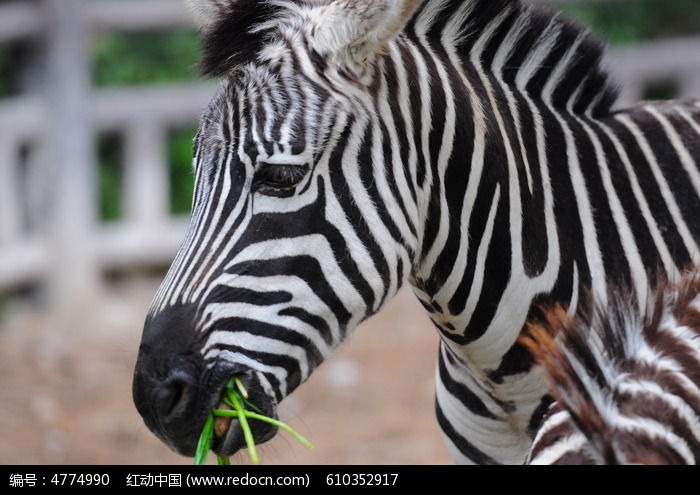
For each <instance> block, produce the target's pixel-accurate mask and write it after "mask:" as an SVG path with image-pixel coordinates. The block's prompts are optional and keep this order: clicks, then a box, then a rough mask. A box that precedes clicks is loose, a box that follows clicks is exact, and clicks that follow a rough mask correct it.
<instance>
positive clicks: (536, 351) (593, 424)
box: [519, 274, 700, 464]
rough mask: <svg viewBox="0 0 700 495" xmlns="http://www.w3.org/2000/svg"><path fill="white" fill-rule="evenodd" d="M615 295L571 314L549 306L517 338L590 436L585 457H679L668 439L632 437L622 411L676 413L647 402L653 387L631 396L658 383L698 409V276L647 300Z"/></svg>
mask: <svg viewBox="0 0 700 495" xmlns="http://www.w3.org/2000/svg"><path fill="white" fill-rule="evenodd" d="M611 293H613V294H614V295H613V296H612V300H611V301H610V302H609V303H608V304H607V305H605V306H602V305H593V310H592V311H584V310H582V311H579V313H578V314H577V315H576V316H575V317H573V318H572V317H570V316H568V315H567V312H566V310H564V309H563V308H562V307H560V306H557V307H555V308H553V309H551V310H549V311H546V312H545V315H544V322H542V323H535V324H530V325H528V329H527V332H526V333H525V334H524V335H522V336H521V337H520V339H519V341H520V343H521V344H523V345H524V346H525V347H526V348H527V349H528V350H529V351H530V352H531V353H532V355H533V356H534V358H535V361H536V362H537V363H538V364H539V365H540V366H541V371H542V374H543V377H544V379H545V381H546V382H547V383H548V385H549V387H550V393H551V394H552V396H553V397H554V398H555V400H556V401H557V403H558V405H559V406H560V407H561V408H563V409H564V410H565V411H566V412H567V413H568V414H569V415H570V417H571V419H572V421H573V422H574V424H575V425H576V427H577V428H578V429H579V430H580V431H581V433H582V434H583V435H584V436H585V437H586V439H587V440H588V442H589V446H588V447H589V448H588V449H587V452H588V455H591V456H592V457H593V458H597V460H598V461H599V462H601V463H605V464H619V463H630V462H633V463H668V462H677V461H678V453H677V452H675V451H673V450H672V449H671V448H668V449H666V448H665V443H666V442H665V441H664V442H662V441H657V440H658V439H656V440H653V439H646V440H645V439H642V440H635V441H630V439H629V438H622V437H621V435H620V434H619V425H620V424H621V417H634V418H635V420H640V419H641V420H647V419H648V420H651V421H654V420H655V418H656V416H655V415H660V417H665V418H668V417H671V416H670V415H672V414H676V411H674V410H672V409H665V407H667V404H665V403H663V402H662V403H660V404H656V405H655V406H651V407H649V406H647V404H646V402H647V401H650V400H653V398H654V397H655V396H654V395H653V393H652V395H648V396H647V395H644V396H641V397H637V398H636V399H630V392H629V390H631V389H630V385H631V386H633V387H635V388H639V387H640V384H642V385H641V387H642V388H644V385H643V384H644V383H649V384H652V383H653V384H654V386H658V387H659V389H660V390H663V391H664V393H666V394H669V395H675V396H677V397H679V398H681V399H682V400H683V401H684V402H685V403H686V404H691V405H692V407H693V408H694V410H695V413H694V414H696V415H697V413H698V411H699V410H700V403H698V400H697V398H698V393H699V392H700V390H699V387H700V359H699V358H698V356H700V274H696V275H687V276H685V277H684V278H683V280H682V281H681V282H680V283H678V284H671V283H670V282H667V281H661V282H659V285H658V287H657V289H656V291H655V293H654V294H653V295H650V297H649V301H647V304H646V306H644V305H638V304H637V303H636V301H635V297H634V295H633V294H632V292H631V291H625V290H615V291H611ZM640 308H641V309H640ZM625 400H626V401H628V402H626V403H624V404H622V403H621V402H622V401H625ZM651 409H655V411H650V410H651ZM691 414H692V413H691ZM647 440H649V441H648V443H645V442H647ZM666 440H667V439H666ZM636 442H637V443H636ZM621 446H622V447H621ZM535 454H536V453H534V454H533V455H535Z"/></svg>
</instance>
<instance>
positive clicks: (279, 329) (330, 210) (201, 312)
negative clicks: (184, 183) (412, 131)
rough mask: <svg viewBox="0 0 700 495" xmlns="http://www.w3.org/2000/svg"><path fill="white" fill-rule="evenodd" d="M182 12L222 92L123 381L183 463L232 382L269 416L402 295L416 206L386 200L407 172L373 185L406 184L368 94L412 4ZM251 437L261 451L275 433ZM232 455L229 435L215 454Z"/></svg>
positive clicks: (258, 430) (358, 2) (203, 129)
mask: <svg viewBox="0 0 700 495" xmlns="http://www.w3.org/2000/svg"><path fill="white" fill-rule="evenodd" d="M191 3H193V4H194V6H195V9H196V11H197V12H198V13H199V14H200V16H199V17H200V20H201V22H202V26H203V28H202V29H203V33H204V45H205V51H204V56H203V67H204V70H205V72H206V73H207V74H210V75H217V76H222V79H223V81H222V83H221V85H220V87H219V89H218V92H217V94H216V96H215V97H214V99H213V101H212V102H211V104H210V106H209V108H208V110H207V111H206V112H205V114H204V116H203V118H202V121H201V126H200V130H199V133H198V135H197V137H196V139H195V151H194V168H195V193H194V200H193V211H192V216H191V223H190V226H189V230H188V233H187V235H186V238H185V240H184V242H183V244H182V246H181V249H180V251H179V253H178V255H177V257H176V259H175V261H174V262H173V264H172V266H171V268H170V270H169V272H168V274H167V276H166V278H165V280H164V281H163V283H162V285H161V287H160V289H159V291H158V292H157V294H156V296H155V298H154V301H153V303H152V307H151V309H150V312H149V314H148V317H147V320H146V323H145V328H144V331H143V336H142V341H141V346H140V349H139V355H138V361H137V364H136V369H135V374H134V384H133V394H134V401H135V404H136V406H137V408H138V410H139V412H140V413H141V415H142V416H143V418H144V420H145V422H146V424H147V425H148V426H149V428H150V429H151V430H152V431H153V432H154V433H155V434H156V435H157V436H159V438H161V439H162V440H163V441H164V442H165V443H166V444H167V445H168V446H170V447H171V448H172V449H173V450H175V451H177V452H179V453H181V454H183V455H193V454H194V451H195V448H196V444H197V439H198V436H199V433H200V431H201V429H202V425H203V424H204V421H205V419H206V417H207V415H208V414H209V411H210V410H211V409H212V408H213V407H215V406H217V405H218V404H219V402H220V400H221V395H222V391H223V389H224V387H225V384H226V383H227V382H228V381H229V379H230V378H231V377H232V376H234V375H235V376H237V377H239V378H240V379H241V380H242V381H243V382H244V383H245V385H246V388H247V389H248V391H249V393H250V401H251V402H252V403H253V404H255V406H256V407H257V408H259V409H260V410H261V411H262V412H264V413H265V414H266V415H270V416H274V415H275V414H276V406H277V404H278V403H279V402H280V401H281V400H282V399H283V398H284V397H285V396H287V395H288V394H290V393H291V392H292V391H293V390H294V389H295V388H297V387H298V386H299V385H300V384H301V383H303V382H304V381H305V380H306V379H307V378H308V377H309V375H310V374H311V373H312V372H313V370H314V369H315V368H316V367H317V366H318V365H319V364H320V363H321V362H322V361H323V360H324V359H326V358H327V357H328V356H329V355H330V354H331V352H332V351H333V350H334V349H335V348H336V347H337V346H338V345H339V344H340V343H341V342H342V341H343V340H344V339H345V338H346V337H347V336H348V334H349V333H350V332H351V331H352V330H353V329H354V328H355V327H356V326H357V325H358V324H359V323H360V322H361V321H362V320H364V319H366V318H367V317H368V316H370V315H372V314H374V313H376V312H377V311H378V310H379V309H380V308H381V307H382V306H383V304H384V303H385V302H386V301H387V300H388V299H389V298H391V297H392V296H393V295H394V294H395V293H396V292H397V291H398V289H399V287H400V286H401V284H402V283H403V281H404V280H405V279H406V278H407V277H408V274H409V272H410V271H411V264H412V262H413V260H412V257H413V253H414V252H415V244H416V243H417V241H416V239H417V233H416V227H415V225H414V224H413V223H411V221H409V220H408V217H409V215H408V214H407V209H408V208H414V209H415V208H417V207H416V206H415V198H414V201H413V202H411V201H407V202H406V203H405V204H406V205H410V204H413V206H412V207H411V206H405V205H404V206H399V203H398V202H396V201H394V203H387V198H390V197H393V196H403V197H404V198H410V197H411V191H410V190H409V189H408V187H407V186H406V184H407V179H406V177H401V178H400V179H398V180H395V182H393V183H389V182H388V181H387V180H386V179H385V178H384V177H385V175H389V174H387V173H386V172H385V169H388V170H392V169H393V170H394V171H396V172H397V173H398V174H401V175H402V174H404V172H403V170H402V168H401V166H400V162H399V157H398V154H399V153H398V151H397V150H393V151H392V150H386V149H383V143H382V140H381V139H380V136H381V134H382V133H383V132H386V130H385V129H383V128H382V127H381V126H380V124H379V120H378V119H377V114H378V112H379V110H378V109H377V105H378V103H377V102H378V101H379V97H378V96H377V93H378V92H384V93H386V92H388V91H390V90H391V88H387V87H385V86H383V87H381V88H380V87H378V86H373V84H374V81H375V79H376V78H375V77H374V75H375V72H376V71H377V70H378V69H377V67H378V64H377V63H376V61H377V60H379V59H380V58H381V57H382V56H383V55H382V50H383V48H384V46H385V45H386V44H387V42H389V41H390V40H391V39H392V38H393V37H394V36H396V35H398V34H399V33H400V32H401V31H402V29H403V27H404V26H405V24H406V23H407V22H408V20H409V18H410V17H411V15H412V14H413V11H414V10H415V7H416V5H417V3H418V2H417V1H416V0H407V1H403V2H402V1H395V0H394V1H392V0H383V1H373V0H355V1H351V0H337V1H328V2H323V1H320V0H308V1H276V2H268V1H256V0H196V1H193V2H191ZM385 100H386V97H385ZM392 152H395V153H396V155H395V156H394V158H392V159H390V160H389V161H387V160H386V158H385V156H386V155H387V153H388V154H391V153H392ZM392 173H393V172H392ZM402 187H403V188H404V189H401V188H402ZM402 204H403V203H402ZM410 213H411V216H412V217H414V218H416V217H417V216H418V215H417V213H416V212H415V211H412V212H410ZM252 427H253V434H254V437H255V440H256V442H258V443H261V442H264V441H266V440H268V439H270V438H271V437H272V436H273V435H274V434H275V429H274V428H273V427H270V426H268V425H267V424H263V423H260V422H257V423H256V422H253V424H252ZM243 444H244V441H243V436H242V432H241V431H240V430H239V429H238V428H237V427H236V424H235V422H234V424H233V425H232V426H231V427H230V428H229V430H228V431H227V433H226V434H225V435H224V436H223V437H222V438H218V439H216V440H215V442H214V445H213V449H214V450H215V451H216V452H217V453H219V454H222V455H230V454H232V453H233V452H235V451H236V450H238V449H239V448H241V447H242V446H243Z"/></svg>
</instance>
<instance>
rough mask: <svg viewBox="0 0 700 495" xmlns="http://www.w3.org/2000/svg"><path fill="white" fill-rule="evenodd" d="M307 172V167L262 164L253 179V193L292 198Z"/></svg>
mask: <svg viewBox="0 0 700 495" xmlns="http://www.w3.org/2000/svg"><path fill="white" fill-rule="evenodd" d="M308 171H309V166H308V165H289V164H277V163H274V164H273V163H262V164H260V165H259V166H258V168H257V170H256V172H255V176H254V177H253V191H254V192H259V193H261V194H265V195H267V196H275V197H289V196H292V195H293V194H294V192H295V188H296V186H297V185H299V183H300V182H301V181H302V180H303V179H304V177H306V174H307V173H308Z"/></svg>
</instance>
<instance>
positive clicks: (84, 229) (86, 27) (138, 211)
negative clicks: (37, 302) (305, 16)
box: [0, 0, 700, 305]
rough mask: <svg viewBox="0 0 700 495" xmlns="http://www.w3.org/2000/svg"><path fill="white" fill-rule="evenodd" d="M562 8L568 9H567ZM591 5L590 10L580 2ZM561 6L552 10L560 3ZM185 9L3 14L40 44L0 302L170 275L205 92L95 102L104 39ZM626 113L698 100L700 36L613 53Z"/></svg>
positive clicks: (4, 134)
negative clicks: (653, 90) (182, 185)
mask: <svg viewBox="0 0 700 495" xmlns="http://www.w3.org/2000/svg"><path fill="white" fill-rule="evenodd" d="M559 1H563V0H559ZM579 1H584V0H579ZM554 3H556V2H554ZM183 4H184V2H183V1H182V0H92V1H89V0H36V1H30V0H14V1H12V0H11V1H9V2H7V1H6V2H2V3H0V43H6V42H10V41H17V40H22V39H29V38H33V39H39V38H41V39H43V40H45V45H44V46H46V50H47V53H46V54H45V59H46V64H45V65H46V73H45V77H44V78H43V79H44V82H45V84H43V85H42V86H43V89H41V90H40V91H33V92H30V93H28V94H23V95H20V96H17V97H13V98H10V99H5V100H0V294H1V293H2V292H7V291H10V290H13V289H14V288H17V287H20V286H23V285H27V284H39V285H40V286H43V287H46V288H47V289H48V294H49V295H50V300H51V301H53V302H54V303H55V304H57V305H61V304H65V303H69V302H70V301H75V300H77V299H80V298H82V297H84V296H85V295H87V294H90V293H92V292H94V291H95V290H96V288H98V287H99V286H100V284H101V278H102V277H101V274H102V273H103V272H104V271H105V270H110V269H119V268H132V267H147V266H151V265H161V266H162V265H166V264H167V263H168V262H169V260H170V259H171V258H172V257H173V256H174V254H175V251H176V249H177V246H178V244H179V242H180V240H181V238H182V236H183V234H184V228H185V223H186V219H185V218H177V217H173V216H171V215H170V213H169V206H168V203H169V176H168V171H167V170H168V164H167V153H166V135H167V130H168V129H171V128H173V127H178V126H183V125H187V124H190V123H195V122H196V120H197V119H198V117H199V115H200V113H201V110H202V108H204V106H205V105H206V103H207V102H208V100H209V98H210V96H211V95H212V93H213V87H212V85H210V84H206V83H188V84H173V85H168V86H149V87H136V88H119V89H102V90H96V89H94V88H93V87H92V84H91V75H90V74H91V71H90V54H89V46H90V42H91V39H92V37H93V36H94V35H95V34H96V33H100V32H104V31H127V32H128V31H148V30H156V29H157V30H163V29H171V28H173V29H174V28H179V27H183V26H188V25H189V23H190V21H189V16H188V14H187V12H186V10H185V8H184V6H183ZM609 65H610V68H611V70H612V71H613V72H614V73H615V75H616V77H617V79H618V80H619V81H621V83H622V87H623V89H624V90H623V103H629V102H633V101H636V100H638V99H640V98H641V97H642V96H643V95H644V94H645V90H646V89H645V88H647V87H648V86H649V85H650V84H658V83H672V84H673V85H674V87H676V88H678V91H679V94H678V96H681V97H700V36H699V37H691V38H684V39H673V40H665V41H660V42H655V43H653V44H641V45H636V46H634V47H631V48H625V49H618V50H614V51H612V52H611V53H610V57H609ZM101 132H116V133H118V134H120V135H121V136H122V138H123V142H124V147H125V170H124V188H123V198H122V204H123V213H124V214H123V217H122V218H121V219H120V220H119V221H118V222H116V223H109V224H105V223H102V222H100V221H99V218H98V214H97V210H98V207H97V201H96V196H97V192H96V190H97V186H96V184H97V181H96V175H97V173H96V168H97V166H96V159H95V153H94V148H95V145H94V143H95V137H96V135H97V134H98V133H101Z"/></svg>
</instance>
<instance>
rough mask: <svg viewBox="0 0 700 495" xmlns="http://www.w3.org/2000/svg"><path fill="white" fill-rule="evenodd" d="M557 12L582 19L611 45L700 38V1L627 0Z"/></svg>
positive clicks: (580, 5) (577, 5) (566, 6)
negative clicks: (677, 37)
mask: <svg viewBox="0 0 700 495" xmlns="http://www.w3.org/2000/svg"><path fill="white" fill-rule="evenodd" d="M557 8H559V9H560V10H562V11H564V12H566V13H567V14H569V15H570V16H572V17H574V18H576V19H578V20H579V21H580V22H582V23H583V24H584V25H586V26H589V27H590V28H591V30H592V31H593V32H594V33H596V34H598V35H599V36H601V37H602V38H604V39H606V40H608V41H609V42H610V43H611V44H624V43H633V42H636V41H639V40H653V39H657V38H664V37H672V36H682V35H686V34H695V35H697V34H698V32H699V31H700V1H698V0H627V1H609V2H591V3H586V2H584V1H582V2H580V3H568V2H566V3H562V4H561V5H557Z"/></svg>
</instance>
